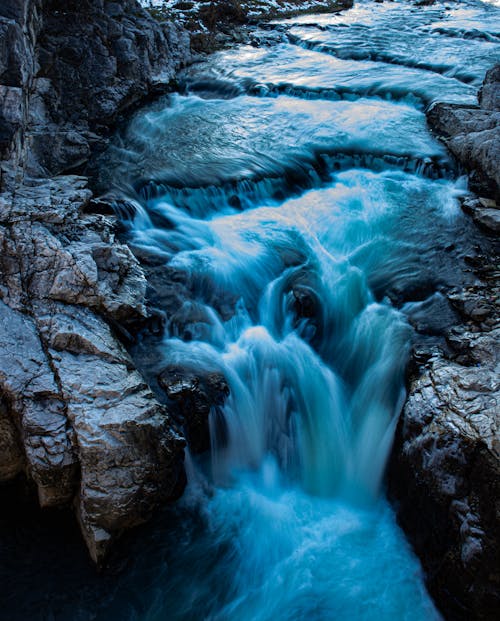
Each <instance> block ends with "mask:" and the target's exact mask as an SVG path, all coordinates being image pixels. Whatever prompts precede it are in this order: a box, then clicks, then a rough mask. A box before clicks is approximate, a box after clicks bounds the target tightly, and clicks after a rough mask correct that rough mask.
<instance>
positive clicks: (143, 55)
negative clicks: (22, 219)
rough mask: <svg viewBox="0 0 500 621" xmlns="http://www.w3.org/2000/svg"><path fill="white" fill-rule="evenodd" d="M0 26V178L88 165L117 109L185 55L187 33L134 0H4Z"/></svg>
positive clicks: (161, 79)
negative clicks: (71, 0) (1, 161)
mask: <svg viewBox="0 0 500 621" xmlns="http://www.w3.org/2000/svg"><path fill="white" fill-rule="evenodd" d="M0 33H2V34H3V37H0V40H2V42H3V45H2V48H1V49H0V158H2V159H4V160H6V162H5V163H4V164H3V165H2V168H3V169H4V172H5V181H4V183H5V182H6V181H7V180H9V179H10V182H11V183H12V182H13V181H15V180H16V179H19V176H20V173H22V172H27V173H28V174H29V175H32V176H45V175H47V174H49V175H54V174H60V173H61V172H64V171H67V170H70V169H75V168H78V167H81V166H82V165H84V164H85V163H86V162H87V160H88V158H89V156H90V154H91V151H92V150H93V149H96V148H97V149H99V148H103V146H104V144H105V137H106V135H107V134H109V130H110V126H111V125H112V124H113V123H115V122H116V120H117V119H118V116H119V115H120V114H121V113H122V112H123V111H124V110H125V109H126V108H128V107H130V106H131V105H133V104H134V103H136V102H138V101H139V100H140V99H141V98H144V97H145V96H146V95H148V94H150V93H151V92H152V91H154V92H161V90H162V89H163V90H164V89H165V87H166V86H167V84H168V83H169V81H170V80H172V78H173V77H174V75H175V71H176V70H177V69H178V67H179V66H180V65H181V64H183V63H185V62H187V61H188V60H189V59H190V49H189V47H190V44H189V37H188V35H187V34H186V32H185V31H184V30H182V28H180V27H178V26H176V25H175V24H174V23H167V22H165V23H162V24H160V23H158V22H157V21H155V20H154V19H153V18H152V17H151V16H150V15H149V14H148V13H147V12H146V11H144V10H143V9H142V8H141V7H140V5H139V4H138V3H137V2H136V1H135V0H123V1H122V2H107V1H104V0H92V1H90V0H85V1H83V2H78V3H68V2H64V1H62V0H28V1H25V0H5V2H3V3H2V6H1V7H0ZM82 41H83V42H85V45H84V46H82Z"/></svg>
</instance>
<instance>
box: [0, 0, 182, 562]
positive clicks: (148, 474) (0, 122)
mask: <svg viewBox="0 0 500 621" xmlns="http://www.w3.org/2000/svg"><path fill="white" fill-rule="evenodd" d="M189 45H190V43H189V37H188V36H187V34H186V33H185V32H184V31H183V30H182V29H181V28H179V27H177V26H176V25H175V24H159V23H157V22H156V21H154V20H153V19H152V18H151V17H150V16H149V14H148V13H146V12H145V11H144V10H143V9H141V7H140V6H139V5H138V3H137V2H135V0H123V1H122V2H119V3H118V2H107V1H104V0H92V1H90V0H84V1H82V2H74V3H72V2H63V1H62V0H2V3H1V6H0V191H2V190H3V193H1V194H0V249H1V252H0V387H1V389H2V393H1V394H2V398H1V402H0V449H1V451H0V482H3V481H7V480H10V479H13V478H15V477H16V476H18V475H19V474H21V473H24V475H25V476H26V477H27V478H29V479H31V480H32V481H33V482H34V483H35V485H36V488H37V490H38V497H39V501H40V504H41V505H42V506H43V507H48V506H60V505H65V504H70V503H71V504H72V505H73V506H74V508H75V512H76V516H77V519H78V521H79V523H80V525H81V529H82V533H83V534H84V537H85V540H86V542H87V545H88V547H89V550H90V553H91V555H92V557H93V558H94V560H95V561H96V562H100V561H101V560H102V558H103V556H104V554H105V553H106V551H107V549H108V548H109V545H110V544H111V543H112V542H113V540H114V539H115V538H116V536H118V535H119V534H120V533H121V532H123V531H124V530H125V529H128V528H130V527H132V526H134V525H136V524H139V523H140V522H143V521H144V520H146V519H148V517H149V516H150V514H151V513H152V511H153V510H154V509H155V507H158V506H159V505H160V504H162V503H163V502H165V501H166V500H167V499H169V498H173V497H175V496H177V495H178V494H179V493H180V492H181V491H182V488H183V485H184V477H185V475H184V470H183V447H184V440H183V438H181V437H180V436H179V435H178V434H177V432H176V428H175V425H174V424H173V421H172V419H171V417H170V413H169V411H168V409H167V408H166V407H165V406H164V405H161V404H160V403H159V402H158V401H157V400H156V399H155V397H154V395H153V393H152V392H151V390H150V389H149V387H148V386H147V385H146V384H145V382H144V380H143V379H142V377H141V376H140V375H139V373H138V372H137V370H136V369H135V367H134V364H133V363H132V360H131V358H130V356H129V355H128V353H127V352H126V350H125V349H124V347H123V346H122V345H121V344H120V343H119V341H118V340H117V338H116V335H115V333H114V332H113V331H112V329H111V328H110V326H113V327H114V328H115V329H116V330H118V331H120V330H121V331H122V333H124V334H125V333H126V332H127V333H128V331H129V330H132V331H133V329H134V326H135V324H136V323H137V322H141V321H147V320H148V311H147V309H146V305H145V293H146V279H145V277H144V273H143V271H142V269H141V267H140V266H139V263H138V261H137V260H136V259H135V258H134V256H133V255H132V253H131V251H130V250H129V248H128V247H127V246H125V245H123V244H120V243H119V242H118V241H117V240H116V238H115V234H114V227H115V222H114V219H113V218H110V217H105V216H102V215H96V214H91V213H87V211H89V210H90V209H89V208H90V201H91V198H92V192H91V191H90V190H89V189H88V187H87V179H86V178H84V177H78V176H65V177H53V178H47V176H53V175H54V174H58V173H60V172H62V171H67V170H70V169H75V168H78V167H81V166H83V165H85V164H86V162H87V160H88V158H89V156H90V154H91V153H92V151H93V150H98V149H101V148H103V146H104V145H105V144H106V141H107V136H108V134H109V133H110V129H111V126H112V124H113V123H115V122H116V121H117V120H118V118H119V116H120V115H121V114H122V113H124V112H125V111H126V110H127V109H128V108H130V107H131V106H133V105H135V104H137V102H139V101H140V99H141V98H143V97H145V96H147V95H150V94H151V93H157V92H161V90H162V89H165V88H166V87H167V85H168V83H169V81H170V80H172V78H173V77H174V75H175V72H176V70H177V69H178V68H179V67H180V66H181V65H182V64H184V63H186V62H188V61H189V59H190V51H189Z"/></svg>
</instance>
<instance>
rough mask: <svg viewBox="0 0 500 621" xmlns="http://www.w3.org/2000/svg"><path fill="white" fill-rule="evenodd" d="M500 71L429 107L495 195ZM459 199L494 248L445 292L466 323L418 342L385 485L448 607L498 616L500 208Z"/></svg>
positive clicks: (460, 614) (470, 615)
mask: <svg viewBox="0 0 500 621" xmlns="http://www.w3.org/2000/svg"><path fill="white" fill-rule="evenodd" d="M499 76H500V69H499V67H498V66H497V67H496V68H494V69H493V70H491V71H490V72H488V74H487V76H486V80H485V84H484V86H483V89H482V91H481V94H480V104H481V106H482V107H481V108H477V109H472V108H463V107H459V106H449V105H445V104H439V105H438V106H435V107H434V108H433V109H432V110H431V112H430V113H429V120H430V122H431V124H432V125H433V126H434V127H436V128H438V129H439V130H440V131H442V132H443V133H444V135H445V137H446V138H445V140H446V143H447V145H448V146H449V147H450V149H451V150H452V152H453V153H454V154H455V155H456V156H457V157H458V158H459V159H460V160H461V161H462V162H463V163H464V165H469V167H470V170H471V178H472V180H473V182H474V183H475V187H476V189H481V190H483V191H484V192H487V193H489V196H492V195H498V188H499V184H498V183H499V180H500V178H499V176H498V175H499V170H498V161H499V159H498V146H499V126H498V115H499V112H498V110H499V108H498V103H499V93H500V88H499V87H500V82H499ZM495 123H496V125H495ZM495 158H496V159H495ZM463 208H464V211H466V212H467V213H469V214H471V216H472V217H473V219H474V221H475V222H476V223H477V224H478V226H480V227H481V228H482V229H483V230H484V231H485V232H486V233H487V234H488V235H489V236H490V242H491V244H488V245H489V246H491V250H490V251H488V253H486V254H483V255H478V256H477V257H471V258H470V263H471V265H472V267H473V268H474V271H475V272H476V275H477V276H478V282H477V285H475V286H472V287H468V288H467V289H464V290H460V291H455V292H451V293H449V295H448V299H449V301H450V302H451V304H452V305H453V306H454V308H455V309H456V311H457V313H458V314H459V316H460V317H461V319H462V324H461V325H458V326H456V327H454V328H452V329H451V330H450V331H449V333H448V335H447V339H446V344H444V346H443V347H433V348H431V349H430V350H427V351H426V350H425V348H424V349H423V350H422V351H418V352H416V353H417V355H416V356H415V364H414V369H413V372H412V377H411V378H410V385H409V396H408V399H407V402H406V405H405V407H404V410H403V413H402V416H401V419H400V423H399V427H398V430H397V433H396V439H395V444H394V449H393V454H392V458H391V463H390V466H389V490H390V494H391V496H392V498H393V499H394V500H395V503H396V506H397V509H398V517H399V520H400V523H401V525H402V526H403V528H404V530H405V531H406V532H407V534H408V535H409V537H410V539H411V540H412V542H413V545H414V547H415V549H416V551H417V553H418V555H419V556H420V558H421V560H422V564H423V566H424V569H425V570H426V573H427V582H428V586H429V589H430V591H431V593H432V595H433V596H434V598H435V599H436V601H437V602H438V604H439V605H440V606H441V608H442V609H443V610H445V611H447V616H449V618H452V619H459V620H464V621H465V620H467V621H476V620H477V621H493V619H496V618H497V617H498V610H499V609H500V571H499V568H500V500H499V499H500V309H499V305H500V284H499V278H498V244H497V245H496V246H495V242H494V237H495V236H496V234H497V233H498V230H499V228H498V224H499V222H500V218H499V214H500V210H498V207H497V204H496V203H495V201H494V200H492V199H491V198H470V199H468V200H467V201H465V203H464V205H463ZM485 245H486V242H485Z"/></svg>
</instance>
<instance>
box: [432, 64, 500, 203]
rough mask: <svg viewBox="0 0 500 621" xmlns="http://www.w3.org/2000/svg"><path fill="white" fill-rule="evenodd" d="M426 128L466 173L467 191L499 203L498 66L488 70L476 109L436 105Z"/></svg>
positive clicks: (499, 66)
mask: <svg viewBox="0 0 500 621" xmlns="http://www.w3.org/2000/svg"><path fill="white" fill-rule="evenodd" d="M427 120H428V122H429V125H430V126H431V127H432V128H433V129H434V130H435V131H436V132H437V133H438V134H439V135H440V136H441V137H443V139H444V142H445V143H446V146H447V147H448V148H449V150H450V151H451V152H452V153H453V155H454V156H455V157H456V158H457V160H458V161H459V162H460V163H461V164H462V165H463V166H464V168H465V169H466V170H467V171H468V172H469V173H470V185H471V189H472V190H473V191H474V192H476V193H477V194H479V195H480V196H485V197H490V198H494V199H496V200H497V201H498V200H499V199H500V166H499V165H498V162H499V161H500V65H496V66H495V67H493V68H492V69H490V70H489V71H488V72H487V74H486V77H485V80H484V83H483V86H482V88H481V90H480V92H479V106H478V107H470V106H462V105H459V104H447V103H437V104H435V105H434V106H432V107H431V108H430V110H429V111H428V112H427Z"/></svg>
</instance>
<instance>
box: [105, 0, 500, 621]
mask: <svg viewBox="0 0 500 621" xmlns="http://www.w3.org/2000/svg"><path fill="white" fill-rule="evenodd" d="M498 16H499V12H498V10H497V9H496V8H495V7H493V6H491V5H488V4H483V3H481V2H475V1H474V0H471V1H469V2H463V3H451V2H450V3H447V2H444V3H441V2H437V3H436V4H435V5H433V6H431V7H418V8H417V7H415V6H413V5H412V4H410V3H406V2H395V3H392V2H391V3H388V2H386V3H383V4H378V3H373V2H370V1H363V2H357V3H356V6H355V8H354V9H352V10H350V11H345V12H343V13H342V14H340V15H323V16H320V17H311V16H306V17H303V18H297V19H293V20H288V22H285V27H283V24H278V25H277V27H278V34H276V33H275V34H274V39H272V40H271V42H269V38H268V40H267V43H266V44H264V45H262V46H260V47H253V46H250V45H248V46H241V47H239V48H236V49H231V50H228V51H223V52H221V53H218V54H216V55H215V56H213V57H212V58H210V59H209V60H208V61H206V62H204V63H202V64H199V65H195V66H194V67H193V68H191V69H190V70H189V71H188V72H187V73H186V75H185V76H184V77H183V85H182V90H181V94H175V95H172V96H170V97H168V98H167V99H165V100H163V101H162V102H159V103H158V104H156V105H154V106H152V107H151V108H149V109H148V110H147V111H144V112H140V113H139V114H138V115H136V117H135V118H134V119H133V121H132V122H131V123H130V125H129V126H128V128H127V130H126V131H125V132H124V134H123V135H122V137H121V139H120V140H117V141H116V142H115V145H114V147H113V151H112V155H111V160H112V162H113V163H112V166H111V167H110V168H111V173H110V174H111V179H115V180H116V179H118V178H119V179H120V182H119V183H118V185H117V187H118V188H122V191H123V180H124V179H128V180H129V190H128V191H126V192H125V195H126V196H128V199H129V201H131V202H132V204H133V205H134V208H133V209H134V214H135V215H134V217H131V216H130V213H131V210H130V208H129V209H128V212H127V211H125V212H124V211H123V208H122V211H121V212H120V213H121V214H122V215H123V216H124V223H125V225H126V227H127V230H128V233H127V235H128V240H129V243H130V244H131V246H132V247H133V248H135V249H136V251H138V252H139V254H140V255H141V256H144V255H146V256H148V257H150V258H151V257H155V260H156V261H157V262H159V263H160V264H161V263H162V262H164V264H165V266H166V267H168V271H166V272H165V274H166V275H165V278H166V279H167V280H168V279H172V278H173V279H174V280H175V277H176V276H175V275H177V277H179V278H182V279H183V280H184V282H187V283H188V287H187V289H188V290H189V294H187V295H186V294H185V293H184V295H186V299H184V300H180V301H178V302H177V303H176V305H174V306H175V309H174V315H175V321H174V320H173V319H172V320H170V322H167V328H166V333H165V335H164V337H163V339H162V340H161V342H160V343H156V345H155V348H156V353H155V364H154V369H153V373H152V375H154V370H155V369H156V371H157V370H159V369H161V368H162V367H164V366H166V365H172V364H173V365H177V366H181V367H184V368H187V369H189V370H191V371H194V372H204V371H207V370H210V371H217V372H220V373H222V374H223V375H224V377H225V378H226V380H227V382H228V385H229V389H230V395H229V397H228V398H227V400H226V402H225V405H224V406H223V408H222V413H221V412H218V413H217V412H216V411H215V410H214V411H213V412H212V414H211V416H212V419H211V421H210V426H211V438H212V444H211V453H210V456H209V457H207V458H199V457H196V456H191V455H189V454H188V455H187V465H188V474H189V484H188V489H187V491H186V494H185V497H184V499H183V500H182V501H181V502H180V507H184V508H185V510H186V511H192V512H194V514H196V515H198V516H199V517H200V519H201V520H202V523H203V525H204V526H203V529H202V530H201V532H196V533H192V532H189V529H188V532H186V529H182V533H183V535H182V537H180V539H179V543H178V544H177V543H176V546H177V545H178V548H176V555H177V559H176V562H175V563H173V564H172V563H171V564H170V567H167V568H166V569H165V573H164V575H163V577H162V579H161V580H158V581H156V580H153V585H152V586H151V587H150V588H151V591H150V596H149V597H150V598H151V601H149V603H147V602H144V603H143V607H141V610H140V611H139V612H136V613H134V614H132V615H131V616H130V618H132V619H137V620H138V621H139V620H140V621H146V620H148V621H149V620H151V621H152V620H155V621H156V620H164V619H179V620H180V619H183V620H184V619H186V620H187V619H214V620H226V619H227V620H238V621H240V620H245V619H248V620H252V621H256V620H266V619H283V620H285V619H286V620H287V621H288V620H291V619H297V620H299V619H312V620H324V619H336V620H338V621H341V620H344V619H345V620H346V621H347V620H349V621H353V620H373V619H380V620H382V619H383V620H388V621H389V620H391V621H393V620H396V619H397V620H398V621H400V620H415V621H416V620H419V621H420V620H426V621H428V620H431V619H438V618H440V615H439V613H438V612H437V611H436V609H435V607H434V605H433V603H432V601H431V600H430V598H429V596H428V594H427V592H426V590H425V587H424V580H423V576H422V571H421V569H420V566H419V563H418V561H417V559H416V558H415V556H414V555H413V553H412V551H411V549H410V547H409V545H408V543H407V542H406V541H405V538H404V536H403V534H402V533H401V531H400V530H399V528H398V526H397V524H396V522H395V517H394V513H393V510H392V509H391V507H390V506H389V505H388V503H387V501H386V500H385V498H384V493H383V486H382V483H383V475H384V468H385V465H386V461H387V458H388V455H389V452H390V449H391V443H392V439H393V435H394V430H395V425H396V422H397V418H398V415H399V413H400V410H401V407H402V405H403V402H404V397H405V390H404V373H405V367H406V364H407V360H408V356H409V350H410V346H411V342H412V339H413V331H412V328H411V327H410V324H409V320H411V317H409V316H408V313H407V312H406V311H408V309H413V310H415V309H416V308H418V307H419V306H420V307H422V308H423V307H425V305H426V304H427V305H430V307H431V312H432V303H433V302H434V301H435V300H436V299H437V298H439V296H440V294H439V291H440V289H442V288H443V287H446V285H447V284H449V283H452V282H457V281H459V280H460V278H461V276H460V275H459V273H460V270H461V269H462V267H463V266H462V263H461V261H462V256H461V254H460V249H461V250H462V251H464V250H465V249H466V248H467V247H468V243H469V242H470V240H469V239H468V237H467V235H468V233H467V231H468V227H467V225H466V223H465V222H464V218H463V216H462V215H461V212H460V209H459V206H458V198H459V197H460V196H461V195H463V194H464V193H465V192H466V182H465V180H464V179H463V178H462V177H461V176H460V171H458V170H457V169H456V167H455V165H454V163H453V162H452V161H451V160H450V159H449V157H448V155H447V153H446V151H445V149H444V147H443V146H442V144H441V143H439V142H438V141H437V140H436V139H435V138H433V137H432V135H431V134H430V133H429V131H428V128H427V126H426V120H425V114H424V110H425V107H426V106H428V105H430V104H432V103H433V102H434V101H437V100H446V101H455V102H464V103H473V102H474V101H475V100H476V92H477V88H478V87H479V85H480V84H481V81H482V79H483V77H484V73H485V71H486V69H487V68H489V67H490V66H491V64H492V63H493V62H494V60H495V58H496V59H499V58H500V46H499V42H500V36H499V33H498V32H497V30H498V28H497V26H498V23H499V22H498ZM258 36H259V35H258V34H257V38H258ZM265 36H266V35H263V38H264V39H265ZM132 188H133V190H132ZM457 247H458V248H459V249H458V250H457ZM445 248H447V250H445ZM450 248H451V249H452V250H451V251H450ZM167 274H168V275H167ZM172 274H174V276H172ZM160 289H161V286H160ZM304 292H305V294H306V297H307V299H308V300H309V302H310V303H311V304H312V306H313V308H314V311H313V312H312V313H309V314H307V313H306V314H305V315H304V314H302V315H301V313H300V312H299V311H298V310H297V299H298V298H299V296H300V295H301V294H303V293H304ZM159 299H160V300H161V299H162V297H161V293H160V295H159ZM441 299H443V298H442V297H441ZM404 303H406V304H404ZM165 310H166V311H167V313H171V312H172V309H171V308H170V307H169V306H168V304H167V307H166V308H165ZM148 347H150V344H149V343H146V345H144V346H143V347H142V351H141V347H139V348H138V351H137V360H138V361H139V364H140V363H141V360H144V359H145V358H147V351H146V352H145V351H144V350H147V349H148ZM149 371H150V372H151V368H149ZM220 416H222V417H223V419H224V433H223V434H222V436H223V437H222V438H221V434H220V433H218V429H219V428H220ZM174 530H175V529H174ZM125 617H126V615H125ZM103 618H107V617H106V616H105V615H104V617H103ZM126 618H129V617H126Z"/></svg>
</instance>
